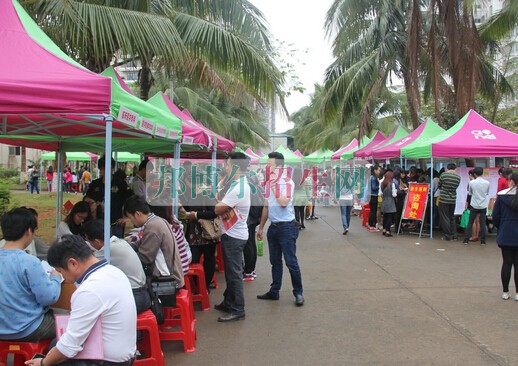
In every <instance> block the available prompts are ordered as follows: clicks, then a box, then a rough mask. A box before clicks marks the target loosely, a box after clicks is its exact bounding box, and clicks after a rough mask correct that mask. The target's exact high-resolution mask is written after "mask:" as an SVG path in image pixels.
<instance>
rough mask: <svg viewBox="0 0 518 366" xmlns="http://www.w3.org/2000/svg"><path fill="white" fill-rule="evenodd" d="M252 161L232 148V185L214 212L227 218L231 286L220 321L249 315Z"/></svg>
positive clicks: (227, 165)
mask: <svg viewBox="0 0 518 366" xmlns="http://www.w3.org/2000/svg"><path fill="white" fill-rule="evenodd" d="M247 167H248V161H247V159H246V155H245V154H243V153H240V152H231V153H229V154H228V157H227V159H226V160H225V171H226V173H227V179H226V180H227V182H228V183H230V187H229V188H228V189H227V190H226V192H225V196H224V197H223V199H222V200H221V202H218V203H217V204H216V207H215V208H214V213H215V214H216V215H218V216H220V217H221V219H222V221H223V228H222V232H223V235H222V236H221V249H222V252H223V260H224V261H225V281H226V283H227V288H226V289H225V292H224V293H223V302H221V303H220V304H217V305H215V306H214V308H215V309H216V310H219V311H221V312H224V313H227V314H225V315H222V316H220V317H219V318H218V322H230V321H234V320H239V319H244V318H245V294H244V289H243V249H244V247H245V244H246V242H247V240H248V226H247V224H246V221H247V219H248V213H249V211H250V186H249V185H248V180H247V179H246V169H247Z"/></svg>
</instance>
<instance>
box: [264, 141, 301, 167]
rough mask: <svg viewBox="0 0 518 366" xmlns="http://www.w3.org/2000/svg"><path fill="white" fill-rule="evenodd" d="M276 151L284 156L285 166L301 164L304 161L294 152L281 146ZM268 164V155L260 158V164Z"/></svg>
mask: <svg viewBox="0 0 518 366" xmlns="http://www.w3.org/2000/svg"><path fill="white" fill-rule="evenodd" d="M275 151H277V152H280V153H281V154H282V155H283V156H284V163H285V164H300V163H302V162H303V161H304V159H303V158H301V157H300V156H298V155H297V154H295V153H294V152H293V151H291V150H289V149H287V148H285V147H284V146H282V145H281V146H279V147H278V148H277V149H276V150H275ZM267 162H268V155H265V156H263V157H260V158H259V163H261V164H266V163H267Z"/></svg>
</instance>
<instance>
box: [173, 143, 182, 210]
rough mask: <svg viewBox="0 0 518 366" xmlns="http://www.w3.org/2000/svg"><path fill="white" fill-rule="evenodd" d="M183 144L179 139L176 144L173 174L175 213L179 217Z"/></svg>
mask: <svg viewBox="0 0 518 366" xmlns="http://www.w3.org/2000/svg"><path fill="white" fill-rule="evenodd" d="M181 147H182V144H181V143H180V141H178V142H177V143H176V144H175V145H174V174H173V183H172V189H171V193H172V194H173V214H174V216H175V217H176V218H178V210H179V208H178V203H179V198H178V190H177V189H178V182H179V180H180V152H181Z"/></svg>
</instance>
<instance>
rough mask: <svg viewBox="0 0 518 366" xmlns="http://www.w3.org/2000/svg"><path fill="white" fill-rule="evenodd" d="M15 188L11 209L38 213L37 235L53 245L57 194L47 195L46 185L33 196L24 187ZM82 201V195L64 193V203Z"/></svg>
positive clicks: (12, 194)
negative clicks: (16, 208) (19, 208)
mask: <svg viewBox="0 0 518 366" xmlns="http://www.w3.org/2000/svg"><path fill="white" fill-rule="evenodd" d="M13 188H14V189H13V190H12V191H11V192H12V193H11V203H10V205H9V206H10V208H15V207H20V206H27V207H32V208H34V209H35V210H36V211H38V231H37V235H38V236H39V237H40V238H42V239H43V241H44V242H45V243H47V244H50V243H52V242H53V241H54V239H55V237H56V200H57V196H56V194H55V193H52V194H49V193H47V191H46V189H47V187H46V186H45V185H44V188H43V190H40V194H36V193H34V194H31V193H30V192H27V191H25V190H24V187H23V186H20V187H18V186H15V187H13ZM16 188H21V189H16ZM82 199H83V195H82V194H77V195H74V194H68V193H63V202H66V201H67V200H70V201H72V203H76V202H79V201H81V200H82Z"/></svg>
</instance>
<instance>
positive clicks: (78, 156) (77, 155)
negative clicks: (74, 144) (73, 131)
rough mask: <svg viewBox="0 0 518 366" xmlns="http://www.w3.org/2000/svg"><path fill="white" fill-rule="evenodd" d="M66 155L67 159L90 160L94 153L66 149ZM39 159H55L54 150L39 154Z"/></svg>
mask: <svg viewBox="0 0 518 366" xmlns="http://www.w3.org/2000/svg"><path fill="white" fill-rule="evenodd" d="M65 154H66V157H67V160H68V161H92V158H93V156H92V155H94V154H92V155H89V154H87V153H85V152H72V151H67V152H66V153H65ZM41 160H56V152H54V151H51V152H48V153H45V154H42V155H41ZM94 160H95V159H94Z"/></svg>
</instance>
